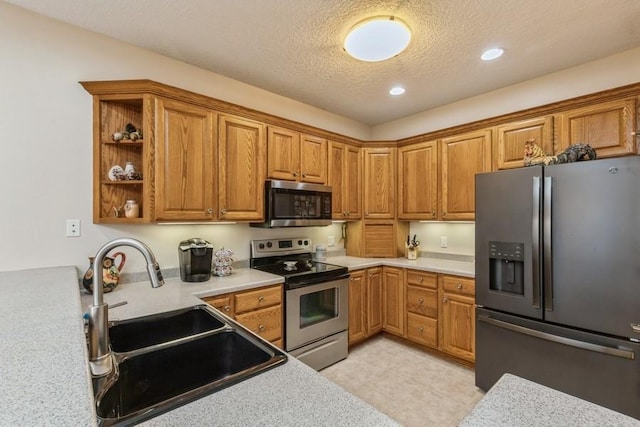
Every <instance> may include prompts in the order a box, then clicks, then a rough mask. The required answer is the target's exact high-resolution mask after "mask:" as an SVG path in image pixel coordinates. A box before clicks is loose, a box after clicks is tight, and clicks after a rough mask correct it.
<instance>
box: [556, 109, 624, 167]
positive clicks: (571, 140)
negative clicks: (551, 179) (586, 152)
mask: <svg viewBox="0 0 640 427" xmlns="http://www.w3.org/2000/svg"><path fill="white" fill-rule="evenodd" d="M558 117H559V132H558V134H559V141H558V146H557V147H556V153H555V154H558V153H560V152H562V151H563V150H564V149H566V148H567V147H569V146H570V145H573V144H589V145H591V147H593V148H594V149H595V150H596V152H597V154H598V158H603V157H617V156H624V155H627V154H635V153H636V144H635V136H634V135H633V132H634V131H635V122H636V101H635V98H630V99H621V100H618V101H611V102H605V103H601V104H596V105H591V106H589V107H583V108H578V109H576V110H571V111H567V112H565V113H562V114H559V115H558Z"/></svg>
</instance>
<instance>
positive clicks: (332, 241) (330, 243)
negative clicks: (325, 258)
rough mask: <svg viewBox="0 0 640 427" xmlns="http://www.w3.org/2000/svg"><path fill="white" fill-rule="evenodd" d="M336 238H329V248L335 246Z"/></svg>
mask: <svg viewBox="0 0 640 427" xmlns="http://www.w3.org/2000/svg"><path fill="white" fill-rule="evenodd" d="M335 245H336V238H335V236H327V246H335Z"/></svg>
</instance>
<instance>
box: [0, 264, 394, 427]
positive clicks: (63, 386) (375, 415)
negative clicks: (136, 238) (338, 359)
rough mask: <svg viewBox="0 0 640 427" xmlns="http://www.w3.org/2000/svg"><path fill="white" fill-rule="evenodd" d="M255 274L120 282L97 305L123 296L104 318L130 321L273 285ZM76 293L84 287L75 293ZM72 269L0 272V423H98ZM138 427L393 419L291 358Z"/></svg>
mask: <svg viewBox="0 0 640 427" xmlns="http://www.w3.org/2000/svg"><path fill="white" fill-rule="evenodd" d="M281 282H282V278H280V277H278V276H273V275H270V274H268V273H262V272H258V271H254V270H248V269H247V270H238V271H237V272H234V274H233V275H232V276H231V277H227V278H212V279H211V280H210V281H208V282H203V283H198V284H190V283H182V282H180V279H179V278H172V279H168V280H167V281H166V283H165V285H164V286H163V287H161V288H157V289H152V288H151V287H150V285H149V283H146V282H139V283H130V284H123V285H121V286H118V288H116V289H115V290H114V291H113V292H110V293H108V294H105V298H104V299H105V302H107V303H111V304H113V303H115V302H119V301H122V300H127V301H128V303H127V304H126V305H124V306H120V307H116V308H114V309H112V310H111V313H110V317H111V318H121V319H124V318H129V317H137V316H141V315H146V314H152V313H156V312H161V311H167V310H171V309H176V308H180V307H185V306H189V305H194V304H198V303H201V300H200V299H199V298H198V296H208V295H215V294H219V293H226V292H232V291H237V290H242V289H248V288H252V287H257V286H266V285H269V284H274V283H281ZM82 293H83V294H84V291H83V292H82ZM90 301H91V297H90V295H83V297H82V298H81V297H80V290H79V288H78V279H77V270H76V268H75V267H56V268H43V269H33V270H23V271H14V272H2V273H0V304H2V306H3V310H0V338H1V339H0V353H1V354H2V358H0V372H2V375H0V389H2V391H3V392H2V393H1V394H0V414H1V415H0V425H34V424H40V425H77V426H81V425H89V426H93V425H96V413H95V409H94V403H93V392H92V387H91V377H90V373H89V368H88V363H87V358H88V355H87V347H86V343H85V336H84V330H83V320H82V313H83V309H85V308H86V306H87V305H88V303H90ZM144 424H145V425H152V426H163V425H197V424H201V425H242V426H254V425H282V426H288V425H295V426H305V425H308V426H320V425H376V426H378V425H379V426H396V425H398V424H397V423H396V422H395V421H393V420H392V419H391V418H389V417H387V416H386V415H384V414H382V413H381V412H378V411H377V410H376V409H375V408H373V407H372V406H370V405H368V404H367V403H365V402H364V401H362V400H360V399H359V398H357V397H355V396H353V395H352V394H350V393H348V392H347V391H345V390H344V389H342V388H341V387H339V386H338V385H336V384H334V383H332V382H331V381H329V380H328V379H326V378H324V377H323V376H322V375H320V374H319V373H318V372H316V371H314V370H313V369H311V368H309V367H308V366H306V365H305V364H303V363H301V362H299V361H298V360H296V359H295V358H293V357H291V356H290V357H289V360H288V361H287V363H285V364H283V365H281V366H278V367H276V368H274V369H271V370H269V371H267V372H265V373H263V374H260V375H257V376H255V377H252V378H249V379H247V380H245V381H243V382H241V383H238V384H235V385H233V386H231V387H229V388H226V389H224V390H221V391H218V392H217V393H214V394H211V395H208V396H204V397H202V398H201V399H199V400H196V401H194V402H191V403H189V404H186V405H184V406H181V407H179V408H176V409H174V410H172V411H170V412H167V413H165V414H162V415H159V416H158V417H155V418H152V419H150V420H147V421H146V422H145V423H144Z"/></svg>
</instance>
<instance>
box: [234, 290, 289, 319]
mask: <svg viewBox="0 0 640 427" xmlns="http://www.w3.org/2000/svg"><path fill="white" fill-rule="evenodd" d="M234 302H235V311H236V314H240V313H244V312H246V311H251V310H257V309H259V308H264V307H270V306H272V305H277V304H282V287H281V286H280V285H277V286H271V287H268V288H262V289H256V290H254V291H247V292H242V293H238V294H236V295H235V301H234Z"/></svg>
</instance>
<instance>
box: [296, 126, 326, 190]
mask: <svg viewBox="0 0 640 427" xmlns="http://www.w3.org/2000/svg"><path fill="white" fill-rule="evenodd" d="M300 173H301V176H300V180H301V181H304V182H313V183H315V184H326V183H327V140H326V139H324V138H318V137H316V136H311V135H305V134H302V135H300Z"/></svg>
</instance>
